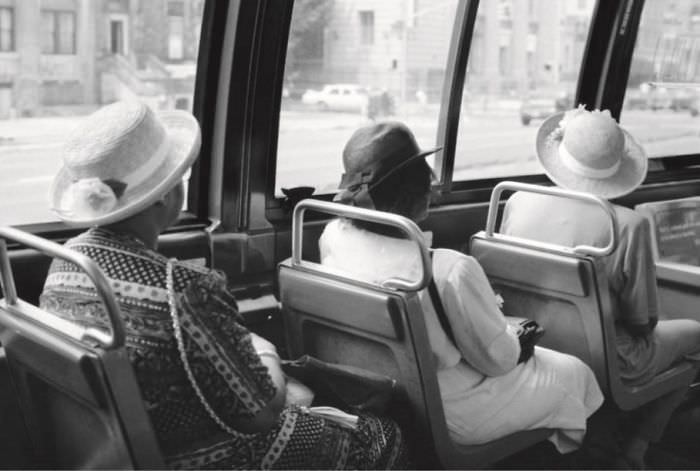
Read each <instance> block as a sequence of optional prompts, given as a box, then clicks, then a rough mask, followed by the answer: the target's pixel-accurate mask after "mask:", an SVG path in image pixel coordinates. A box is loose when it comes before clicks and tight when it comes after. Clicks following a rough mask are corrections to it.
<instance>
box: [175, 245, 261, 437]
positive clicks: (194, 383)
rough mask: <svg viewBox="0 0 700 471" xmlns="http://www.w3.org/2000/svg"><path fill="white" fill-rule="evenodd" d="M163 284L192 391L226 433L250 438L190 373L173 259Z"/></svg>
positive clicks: (178, 346)
mask: <svg viewBox="0 0 700 471" xmlns="http://www.w3.org/2000/svg"><path fill="white" fill-rule="evenodd" d="M165 286H166V288H167V290H168V305H169V306H170V317H171V318H172V320H173V332H174V333H175V340H176V343H177V349H178V351H179V352H180V359H181V360H182V366H183V367H184V368H185V373H186V374H187V379H188V380H189V382H190V384H191V385H192V388H193V389H194V392H195V393H196V394H197V397H198V398H199V402H200V403H201V404H202V406H203V407H204V409H205V410H206V411H207V413H208V414H209V417H211V418H212V420H213V421H214V422H216V424H217V425H218V426H219V427H220V428H221V429H222V430H223V431H224V432H226V433H228V434H229V435H231V436H234V437H240V438H252V437H254V436H255V435H253V434H247V433H242V432H239V431H238V430H235V429H233V428H231V427H229V426H228V425H227V424H226V423H225V422H224V421H223V420H222V419H221V417H219V415H218V414H217V413H216V412H215V411H214V409H213V408H212V407H211V405H210V404H209V401H207V399H206V398H205V397H204V394H203V393H202V390H201V389H200V388H199V384H197V380H196V378H195V377H194V374H193V373H192V368H191V367H190V361H189V360H188V359H187V352H186V351H185V343H184V341H183V340H182V327H181V326H180V320H179V319H178V317H177V304H176V302H175V284H174V282H173V259H170V260H168V264H167V265H166V267H165Z"/></svg>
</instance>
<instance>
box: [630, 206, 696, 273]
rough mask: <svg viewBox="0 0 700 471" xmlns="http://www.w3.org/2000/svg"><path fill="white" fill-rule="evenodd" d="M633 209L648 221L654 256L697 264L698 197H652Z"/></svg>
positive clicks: (663, 259)
mask: <svg viewBox="0 0 700 471" xmlns="http://www.w3.org/2000/svg"><path fill="white" fill-rule="evenodd" d="M634 209H635V210H636V211H638V212H640V213H641V214H643V215H644V216H645V217H646V218H647V220H648V221H649V223H650V225H651V237H652V249H653V252H654V259H655V260H658V261H667V262H675V263H680V264H685V265H693V266H700V250H699V249H700V197H697V196H695V197H692V198H681V199H675V200H668V201H654V202H649V203H643V204H638V205H637V206H635V208H634Z"/></svg>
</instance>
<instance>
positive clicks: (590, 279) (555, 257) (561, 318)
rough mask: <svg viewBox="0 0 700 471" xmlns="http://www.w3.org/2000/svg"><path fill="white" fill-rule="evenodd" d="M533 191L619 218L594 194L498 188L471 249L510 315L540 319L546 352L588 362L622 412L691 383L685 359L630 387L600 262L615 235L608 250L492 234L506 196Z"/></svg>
mask: <svg viewBox="0 0 700 471" xmlns="http://www.w3.org/2000/svg"><path fill="white" fill-rule="evenodd" d="M504 190H512V191H530V192H535V193H542V194H551V195H555V196H561V197H566V198H575V199H581V200H585V201H588V202H591V203H595V204H598V205H600V206H601V207H602V208H603V209H604V210H605V211H606V212H607V214H608V215H609V216H610V227H611V233H612V234H616V224H617V222H616V220H615V217H614V212H613V210H612V208H610V206H609V203H607V202H606V201H604V200H601V199H599V198H597V197H595V196H592V195H588V194H583V193H575V192H570V191H565V190H561V189H558V188H550V187H544V186H537V185H528V184H523V183H515V182H502V183H499V184H498V185H497V186H496V187H495V188H494V190H493V193H492V195H491V203H490V207H489V213H488V219H487V224H486V230H484V231H481V232H479V233H477V234H475V235H474V236H473V237H472V238H471V244H470V252H471V254H472V255H473V256H474V257H475V258H476V259H477V260H478V261H479V263H480V264H481V266H482V267H483V269H484V271H485V272H486V275H487V276H488V277H489V280H490V281H491V283H492V285H493V287H494V290H496V291H497V292H499V294H501V296H502V297H503V299H504V301H505V303H504V306H503V308H504V311H505V313H506V314H507V315H512V316H517V317H527V318H530V319H534V320H536V321H537V322H538V323H539V324H540V325H542V326H543V327H544V329H545V331H546V333H545V335H544V337H542V340H541V341H540V345H541V346H543V347H547V348H551V349H553V350H557V351H561V352H564V353H568V354H571V355H574V356H576V357H578V358H580V359H581V360H582V361H584V362H585V363H586V364H588V365H589V366H590V367H591V369H592V370H593V372H594V373H595V375H596V378H597V380H598V383H599V385H600V387H601V389H602V390H603V392H604V394H605V395H606V397H608V398H611V399H612V400H613V402H614V403H615V404H617V406H618V407H619V408H621V409H623V410H630V409H634V408H637V407H639V406H640V405H642V404H645V403H647V402H649V401H651V400H653V399H656V398H658V397H660V396H662V395H663V394H666V393H667V392H670V391H672V390H674V389H677V388H680V387H683V386H684V385H688V384H690V383H691V381H692V380H693V376H694V367H693V365H692V363H690V362H688V361H682V362H679V363H678V364H676V365H674V366H672V367H671V368H669V369H668V370H666V371H664V372H662V373H661V374H659V375H657V376H656V377H655V378H654V379H653V380H652V381H651V382H649V383H647V384H645V385H642V386H628V385H625V384H624V383H623V382H622V380H621V378H620V374H619V366H618V361H617V354H616V347H615V325H614V316H613V302H612V299H611V296H610V293H609V290H608V281H607V276H606V274H605V271H604V269H603V265H602V262H601V259H600V257H601V256H604V255H606V254H609V253H610V252H612V251H613V250H614V249H615V246H616V243H617V238H616V236H614V237H612V238H611V241H610V243H609V244H608V246H606V247H603V248H598V247H589V246H579V247H574V248H568V247H560V246H556V245H552V244H545V243H540V242H536V241H531V240H525V239H522V238H518V237H512V236H507V235H503V234H497V233H494V228H495V221H496V216H497V212H498V203H499V200H500V194H501V192H502V191H504Z"/></svg>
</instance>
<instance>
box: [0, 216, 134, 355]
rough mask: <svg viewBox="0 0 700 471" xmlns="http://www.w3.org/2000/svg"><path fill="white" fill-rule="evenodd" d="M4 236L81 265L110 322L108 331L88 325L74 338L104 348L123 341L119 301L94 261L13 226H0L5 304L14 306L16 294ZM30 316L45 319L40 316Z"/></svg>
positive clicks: (15, 305)
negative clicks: (94, 343) (88, 341)
mask: <svg viewBox="0 0 700 471" xmlns="http://www.w3.org/2000/svg"><path fill="white" fill-rule="evenodd" d="M6 240H12V241H15V242H18V243H20V244H22V245H25V246H27V247H30V248H33V249H36V250H38V251H39V252H42V253H44V254H46V255H49V256H51V257H55V258H61V259H63V260H66V261H68V262H71V263H73V264H75V265H77V266H78V267H79V268H80V269H82V270H83V271H84V272H85V274H86V275H87V276H88V277H89V278H90V280H92V282H93V284H94V285H95V289H96V290H97V294H98V296H99V298H100V299H101V300H102V302H103V303H104V306H105V309H106V310H107V317H108V318H109V322H110V328H111V335H110V334H108V333H105V332H104V331H102V330H99V329H94V328H87V329H84V330H81V337H80V338H77V340H80V341H86V340H92V341H95V342H97V343H98V344H99V345H100V346H101V347H102V348H104V349H105V350H109V349H116V348H119V347H122V346H123V345H124V340H125V330H124V321H123V320H122V317H121V313H120V310H119V305H118V304H117V302H116V299H115V297H114V293H113V292H112V288H111V287H110V285H109V282H108V281H107V278H106V277H105V275H104V273H102V270H101V269H100V267H99V266H98V265H97V263H95V262H94V261H92V260H91V259H89V258H88V257H86V256H85V255H83V254H81V253H78V252H75V251H73V250H70V249H68V248H66V247H63V246H61V245H59V244H57V243H55V242H51V241H49V240H46V239H43V238H41V237H37V236H35V235H33V234H29V233H27V232H24V231H21V230H19V229H15V228H13V227H0V282H1V283H2V289H3V292H4V294H5V303H6V304H7V306H8V307H17V306H18V298H17V289H16V287H15V280H14V276H13V275H12V267H11V264H10V257H9V254H8V252H7V244H6V242H5V241H6ZM14 312H17V311H14ZM33 320H34V321H37V322H41V323H45V322H44V321H43V320H41V319H33ZM56 325H57V324H54V323H52V325H50V326H49V327H51V328H53V329H56V328H57V327H56ZM63 333H64V334H66V335H68V336H70V337H75V335H74V334H72V333H70V332H63Z"/></svg>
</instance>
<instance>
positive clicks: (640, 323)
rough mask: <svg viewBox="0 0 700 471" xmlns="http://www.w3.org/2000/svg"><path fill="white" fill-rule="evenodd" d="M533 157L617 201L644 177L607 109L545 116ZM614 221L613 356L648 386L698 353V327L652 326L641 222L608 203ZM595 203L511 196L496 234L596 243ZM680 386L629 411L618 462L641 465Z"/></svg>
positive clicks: (562, 181) (551, 171)
mask: <svg viewBox="0 0 700 471" xmlns="http://www.w3.org/2000/svg"><path fill="white" fill-rule="evenodd" d="M537 158H538V159H539V161H540V163H541V164H542V166H543V167H544V170H545V172H546V173H547V175H548V176H549V178H550V179H551V180H552V181H553V182H554V183H556V184H557V185H559V186H560V187H562V188H566V189H569V190H574V191H582V192H588V193H592V194H594V195H597V196H600V197H602V198H606V199H612V198H617V197H619V196H623V195H625V194H628V193H630V192H632V191H633V190H634V189H635V188H637V187H638V186H639V185H640V184H641V183H642V181H643V180H644V177H645V176H646V173H647V157H646V154H645V152H644V149H643V148H642V146H641V145H640V144H639V143H638V142H637V141H636V140H635V139H634V138H633V137H632V136H631V135H630V134H629V133H628V132H627V131H625V130H624V129H622V128H621V127H620V126H618V124H617V122H616V121H615V120H614V119H613V118H612V117H611V115H610V113H609V112H608V111H603V112H601V111H593V112H589V111H586V110H585V109H583V108H582V107H580V108H578V109H576V110H571V111H568V112H566V113H557V114H555V115H553V116H550V117H549V118H547V119H546V120H545V121H544V122H543V123H542V125H541V126H540V129H539V131H538V133H537ZM613 208H614V210H615V214H616V216H617V221H618V232H619V234H618V240H619V243H618V246H617V249H616V250H615V251H614V252H613V253H612V254H611V255H609V256H607V257H605V259H604V266H605V270H606V272H607V275H608V280H609V283H610V292H611V295H612V296H613V299H614V300H615V301H616V302H617V309H616V311H615V316H616V324H615V325H616V327H617V332H616V333H617V353H618V359H619V361H620V370H621V374H622V378H623V380H624V381H625V382H627V383H628V384H630V385H639V384H644V383H645V382H648V381H649V380H651V378H653V377H654V376H655V375H656V374H658V373H660V372H662V371H664V370H665V369H666V368H668V367H669V366H670V365H671V364H672V363H673V362H674V361H676V360H678V359H680V358H682V357H683V356H684V355H686V354H688V353H691V352H694V351H696V350H698V349H700V323H698V322H696V321H694V320H689V319H674V320H663V321H659V320H658V319H659V315H660V313H659V303H658V298H657V287H656V273H655V268H654V260H653V257H652V247H651V229H650V225H649V223H648V221H647V220H646V219H645V218H644V217H643V216H641V215H639V214H638V213H636V212H635V211H633V210H631V209H628V208H625V207H622V206H619V205H613ZM605 217H606V216H605V215H604V214H603V212H602V211H601V210H600V209H598V208H597V207H596V206H593V205H590V204H587V203H584V202H580V201H574V200H571V199H564V198H558V197H553V196H548V195H540V194H532V193H516V194H514V195H513V196H511V197H510V199H509V200H508V202H507V204H506V208H505V212H504V216H503V223H502V225H501V232H502V233H504V234H510V235H515V236H519V237H525V238H528V239H534V240H538V241H541V242H549V243H553V244H558V245H565V246H569V247H571V246H575V245H583V244H585V245H593V246H603V245H605V244H607V243H608V240H609V233H608V231H609V229H608V228H609V225H608V224H607V223H606V220H605ZM684 392H685V388H683V389H681V390H679V391H677V392H675V393H672V394H670V395H668V396H667V397H664V398H661V399H659V400H657V401H654V402H653V403H651V404H649V405H648V406H647V407H646V408H645V409H646V410H644V411H640V412H639V413H636V414H635V417H638V418H639V421H640V423H639V424H638V426H637V428H636V433H635V434H634V436H633V437H631V438H630V439H629V440H628V442H627V444H626V446H625V448H624V453H625V456H624V457H622V459H623V460H625V461H627V464H628V465H631V466H635V467H642V466H644V454H645V453H646V449H647V447H648V443H649V442H650V441H657V440H658V439H660V437H661V434H662V433H663V431H664V428H665V426H666V424H667V422H668V419H669V418H670V415H671V413H672V412H673V410H674V409H675V408H676V407H677V405H678V404H679V403H680V401H681V400H682V398H683V394H684Z"/></svg>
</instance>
